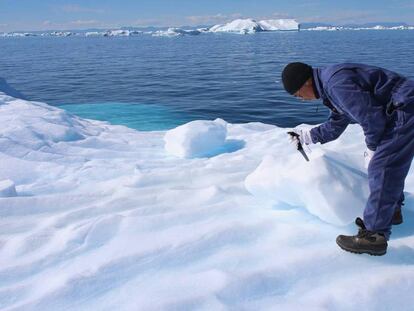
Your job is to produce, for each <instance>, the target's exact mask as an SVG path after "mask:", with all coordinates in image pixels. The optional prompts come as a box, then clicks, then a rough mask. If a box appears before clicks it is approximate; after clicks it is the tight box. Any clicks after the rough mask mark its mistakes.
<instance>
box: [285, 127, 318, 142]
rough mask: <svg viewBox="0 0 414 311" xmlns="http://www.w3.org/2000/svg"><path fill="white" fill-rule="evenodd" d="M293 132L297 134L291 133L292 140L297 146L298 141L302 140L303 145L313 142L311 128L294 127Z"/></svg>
mask: <svg viewBox="0 0 414 311" xmlns="http://www.w3.org/2000/svg"><path fill="white" fill-rule="evenodd" d="M292 132H293V133H295V134H296V135H292V134H289V138H290V142H291V143H293V144H295V145H296V146H297V145H298V142H300V143H301V144H302V146H305V145H311V144H313V142H312V138H311V135H310V130H306V129H293V130H292Z"/></svg>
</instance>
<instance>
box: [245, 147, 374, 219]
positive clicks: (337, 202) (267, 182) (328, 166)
mask: <svg viewBox="0 0 414 311" xmlns="http://www.w3.org/2000/svg"><path fill="white" fill-rule="evenodd" d="M316 153H317V154H316V155H315V154H313V155H312V158H311V161H310V162H306V161H304V160H303V159H301V158H300V155H299V154H297V155H296V156H293V157H286V156H284V157H275V156H266V157H265V158H264V159H263V161H262V162H261V163H260V165H259V166H258V168H257V169H256V170H255V171H254V172H253V173H252V174H250V175H249V176H247V178H246V180H245V186H246V188H247V190H248V191H249V192H250V193H252V194H253V195H255V196H256V197H259V198H262V199H265V200H270V201H273V202H274V203H280V202H283V203H287V204H289V205H293V206H304V207H305V208H306V209H307V210H308V211H309V212H310V213H311V214H313V215H315V216H317V217H319V218H320V219H322V220H324V221H326V222H328V223H332V224H336V225H344V224H348V223H351V222H352V221H353V220H354V219H355V216H356V215H361V214H362V209H363V207H364V205H365V202H366V200H367V198H368V186H367V185H368V181H367V176H366V173H364V172H362V171H359V170H358V169H356V168H354V167H352V166H351V165H349V164H348V163H349V161H346V159H341V157H340V156H339V155H338V154H336V153H324V152H322V151H320V152H316Z"/></svg>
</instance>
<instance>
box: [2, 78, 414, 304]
mask: <svg viewBox="0 0 414 311" xmlns="http://www.w3.org/2000/svg"><path fill="white" fill-rule="evenodd" d="M7 89H8V90H10V89H11V88H10V87H8V88H7ZM0 90H1V91H0V123H1V124H2V126H1V127H0V306H1V309H4V310H42V311H43V310H190V309H199V310H241V309H243V310H303V306H306V309H307V310H326V309H327V308H328V309H329V310H361V309H365V310H383V311H385V310H390V308H391V309H392V306H394V305H395V301H397V300H398V301H404V304H403V305H400V306H399V308H400V309H401V310H410V308H411V305H412V304H413V303H414V298H413V295H412V292H413V291H414V281H413V280H414V268H413V267H412V257H413V252H414V251H413V250H414V239H413V234H414V231H413V229H412V228H413V227H414V221H413V219H414V218H413V215H414V196H413V193H414V175H413V171H412V170H411V171H410V173H409V175H408V177H407V180H406V189H405V190H406V205H405V207H404V213H405V216H404V217H405V223H404V224H403V225H402V226H399V227H396V228H395V229H394V230H393V235H392V237H391V238H392V240H391V241H390V243H389V248H388V254H387V255H386V256H385V257H381V258H371V257H368V256H357V255H353V254H349V253H345V252H343V251H342V250H340V249H339V248H338V247H337V246H336V244H335V237H336V236H337V235H338V234H342V233H348V234H350V233H355V232H356V228H355V226H353V225H348V224H349V223H350V222H351V220H352V219H353V218H354V217H357V216H361V211H362V208H363V201H364V199H365V198H366V195H367V192H366V171H365V169H364V168H363V161H364V160H363V151H364V149H365V144H364V139H363V132H362V130H361V128H360V127H359V126H357V125H350V126H349V127H348V128H347V130H346V131H345V132H344V134H343V135H342V136H341V137H340V139H338V140H337V141H335V142H331V143H329V144H325V145H314V146H312V153H310V154H309V157H310V162H306V161H304V159H303V158H302V156H301V155H300V154H299V153H298V152H297V150H295V148H293V146H290V145H289V143H288V137H287V134H286V132H287V131H288V129H284V128H279V127H276V126H274V125H268V124H263V123H246V124H231V123H227V122H225V121H223V120H220V119H217V120H214V121H208V120H196V121H192V122H190V123H186V124H183V125H181V126H179V127H177V128H176V129H173V130H170V131H149V132H140V131H136V130H133V129H130V128H127V127H125V126H120V125H112V124H110V123H108V122H102V121H96V120H86V119H82V118H79V117H77V116H75V115H72V114H70V113H68V112H67V111H65V110H62V109H60V108H57V107H52V106H49V105H47V104H45V103H41V102H34V101H28V100H24V99H21V98H18V97H14V96H11V94H9V93H8V91H6V92H5V90H6V87H5V86H4V85H3V86H0ZM16 94H17V93H16ZM302 126H307V125H302ZM235 142H239V143H238V144H236V143H235ZM240 142H243V143H240ZM229 144H231V145H232V146H233V147H234V145H237V148H233V150H232V152H229ZM167 145H168V146H167ZM213 151H214V152H213ZM206 153H207V154H208V157H206V156H204V155H205V154H206ZM174 154H176V155H174ZM200 154H201V155H203V156H202V157H198V156H199V155H200ZM177 155H178V156H177ZM338 267H339V268H338ZM361 280H363V282H361ZM361 293H363V295H361ZM379 293H380V294H379Z"/></svg>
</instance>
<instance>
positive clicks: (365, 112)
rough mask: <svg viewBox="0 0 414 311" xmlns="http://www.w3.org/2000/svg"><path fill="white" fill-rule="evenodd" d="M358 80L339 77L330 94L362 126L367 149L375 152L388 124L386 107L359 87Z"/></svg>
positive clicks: (335, 79)
mask: <svg viewBox="0 0 414 311" xmlns="http://www.w3.org/2000/svg"><path fill="white" fill-rule="evenodd" d="M341 76H342V77H341ZM343 77H345V78H343ZM357 78H358V77H355V76H348V77H347V76H346V75H339V77H338V78H334V79H332V80H333V81H332V84H331V83H330V84H331V86H330V87H329V89H328V93H329V95H330V96H331V98H332V99H333V101H334V102H335V104H337V105H338V106H339V107H340V108H341V109H343V111H344V112H346V113H347V114H348V115H349V116H350V117H351V118H352V119H353V120H355V121H356V122H358V123H359V124H360V125H361V127H362V129H363V130H364V134H365V142H366V145H367V147H368V148H369V149H370V150H372V151H375V150H376V148H377V146H378V144H379V142H380V141H381V139H382V136H383V134H384V131H385V126H386V122H387V120H386V117H385V113H384V107H383V106H382V104H381V103H379V102H378V101H377V100H376V99H375V97H374V96H373V95H372V94H371V92H370V91H367V90H365V89H364V88H362V87H361V86H360V85H359V83H358V80H357Z"/></svg>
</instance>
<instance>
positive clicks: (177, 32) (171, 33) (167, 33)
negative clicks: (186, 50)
mask: <svg viewBox="0 0 414 311" xmlns="http://www.w3.org/2000/svg"><path fill="white" fill-rule="evenodd" d="M200 33H201V31H200V30H184V29H181V28H168V29H167V30H158V31H155V32H153V33H152V35H153V36H154V37H176V36H183V35H191V36H196V35H199V34H200Z"/></svg>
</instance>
